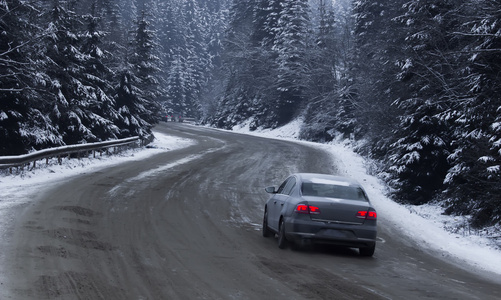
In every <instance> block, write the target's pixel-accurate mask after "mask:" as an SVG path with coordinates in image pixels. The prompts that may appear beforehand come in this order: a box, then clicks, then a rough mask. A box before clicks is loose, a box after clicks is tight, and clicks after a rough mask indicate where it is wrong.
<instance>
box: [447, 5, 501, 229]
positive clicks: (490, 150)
mask: <svg viewBox="0 0 501 300" xmlns="http://www.w3.org/2000/svg"><path fill="white" fill-rule="evenodd" d="M462 9H463V10H462V11H461V14H458V15H459V16H465V17H463V19H462V20H461V21H462V23H463V24H462V26H461V27H459V26H458V28H460V29H459V30H457V28H455V29H454V30H452V32H453V35H454V36H455V37H456V38H457V39H459V40H461V42H462V43H461V44H462V45H464V46H463V49H462V51H461V53H463V56H464V58H463V60H461V62H462V63H461V65H460V66H461V69H460V70H461V71H462V72H461V73H462V74H464V81H463V82H464V84H463V85H464V86H465V87H466V91H465V93H464V94H465V96H464V97H463V98H462V99H459V100H461V101H458V102H457V103H455V106H454V111H453V112H452V113H450V114H449V115H450V117H451V118H453V119H454V120H455V123H454V124H453V126H454V129H455V130H454V134H453V139H454V140H453V146H454V151H453V153H452V154H451V155H450V156H449V161H450V163H451V164H452V167H451V169H450V170H449V172H448V174H447V178H446V182H447V184H448V192H447V195H448V196H449V197H450V198H451V199H452V201H451V202H450V206H449V209H448V212H450V213H456V214H471V215H472V216H473V218H472V224H473V225H474V226H476V227H481V226H486V225H494V224H496V223H499V222H501V197H500V195H501V96H500V94H501V79H500V78H499V70H500V69H501V55H500V54H501V50H500V49H501V38H500V37H499V32H500V30H501V24H499V20H500V18H501V4H499V2H496V1H480V2H478V1H468V2H467V4H466V5H463V6H462ZM466 16H467V17H466Z"/></svg>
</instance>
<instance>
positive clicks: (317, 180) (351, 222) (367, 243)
mask: <svg viewBox="0 0 501 300" xmlns="http://www.w3.org/2000/svg"><path fill="white" fill-rule="evenodd" d="M265 191H266V192H267V193H270V194H272V196H271V198H269V199H268V201H267V202H266V204H265V207H264V216H263V225H262V234H263V236H264V237H270V236H275V235H276V236H277V237H278V247H279V248H281V249H284V248H287V246H288V245H289V244H297V245H311V244H317V243H320V244H333V245H338V246H344V247H349V248H358V249H359V253H360V255H361V256H373V255H374V251H375V249H376V237H377V212H376V210H375V208H374V207H373V206H372V204H371V202H370V201H369V198H368V197H367V194H366V192H365V191H364V189H363V187H362V186H361V185H360V184H359V183H358V182H357V181H355V180H353V179H350V178H346V177H341V176H334V175H329V174H313V173H297V174H292V175H290V176H289V177H288V178H287V179H286V180H285V181H284V182H283V183H282V184H281V185H280V186H279V187H278V188H276V187H274V186H270V187H267V188H265Z"/></svg>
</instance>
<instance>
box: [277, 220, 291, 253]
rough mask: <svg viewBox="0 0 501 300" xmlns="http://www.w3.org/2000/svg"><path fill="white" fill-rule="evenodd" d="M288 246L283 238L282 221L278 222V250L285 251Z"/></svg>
mask: <svg viewBox="0 0 501 300" xmlns="http://www.w3.org/2000/svg"><path fill="white" fill-rule="evenodd" d="M288 245H289V242H288V241H287V238H286V237H285V223H284V220H283V219H282V220H280V226H279V228H278V248H280V249H285V248H287V246H288Z"/></svg>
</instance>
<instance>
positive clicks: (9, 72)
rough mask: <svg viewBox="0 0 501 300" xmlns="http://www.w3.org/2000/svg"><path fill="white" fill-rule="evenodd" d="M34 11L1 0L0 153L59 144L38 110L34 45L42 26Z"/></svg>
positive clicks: (25, 5) (57, 136)
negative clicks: (35, 18) (36, 21)
mask: <svg viewBox="0 0 501 300" xmlns="http://www.w3.org/2000/svg"><path fill="white" fill-rule="evenodd" d="M35 13H36V11H35V9H34V8H33V7H31V6H29V5H27V4H26V3H24V2H21V1H17V0H6V1H1V2H0V14H1V17H0V32H1V33H2V34H1V35H0V69H1V70H2V76H0V140H1V141H2V143H1V145H0V155H17V154H24V153H26V152H29V151H31V150H34V149H40V148H42V147H47V146H50V145H59V144H61V142H62V141H61V137H60V136H59V134H58V133H57V131H56V130H55V128H53V127H52V126H51V125H50V124H49V123H48V120H47V117H46V115H45V114H44V113H43V112H41V111H40V102H41V96H40V95H39V93H38V92H37V91H36V89H34V87H35V86H36V85H37V81H38V80H39V78H38V76H43V75H42V74H40V73H39V72H38V70H37V64H36V63H35V62H36V57H35V56H36V45H37V44H38V43H39V41H40V36H41V35H42V33H41V29H40V28H39V27H37V26H36V25H35V24H34V22H31V21H32V19H31V18H32V17H33V16H34V15H35Z"/></svg>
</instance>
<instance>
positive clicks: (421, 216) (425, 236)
mask: <svg viewBox="0 0 501 300" xmlns="http://www.w3.org/2000/svg"><path fill="white" fill-rule="evenodd" d="M250 123H251V120H250V121H249V122H246V123H245V125H244V126H235V127H234V128H233V131H234V132H239V133H243V134H251V135H256V136H261V137H268V138H279V139H284V140H290V141H295V142H298V143H304V144H308V145H310V146H313V147H318V148H321V149H323V150H325V151H327V152H328V153H330V154H331V155H332V158H333V160H334V161H335V162H336V165H337V166H338V167H339V172H340V174H339V175H343V176H347V177H350V178H353V179H356V180H357V181H359V182H360V183H361V184H362V185H363V186H364V188H365V190H366V192H367V194H368V196H369V198H370V199H371V202H372V203H373V205H374V206H375V207H376V210H377V212H378V216H379V218H381V219H382V220H385V222H391V223H392V224H393V225H394V226H395V227H396V228H399V229H400V230H401V231H402V232H404V233H405V234H407V235H408V236H410V237H412V238H413V239H415V240H416V241H418V243H419V244H421V245H423V247H425V248H428V249H430V250H432V251H437V252H438V253H440V255H442V256H443V257H446V258H450V259H454V260H456V261H459V262H461V263H465V264H469V265H473V266H476V267H477V268H480V269H483V270H486V271H489V272H493V273H496V274H501V269H500V268H499V266H498V264H497V262H499V261H501V248H500V244H499V243H500V242H501V230H500V228H489V229H486V230H483V231H474V230H471V229H470V228H469V226H467V225H466V224H467V218H468V217H454V216H446V215H443V214H442V213H443V209H442V208H441V207H440V206H439V205H438V204H435V205H434V204H427V205H421V206H415V205H401V204H398V203H395V202H394V201H392V200H390V199H389V198H388V197H387V196H386V194H387V193H386V192H385V191H387V190H388V188H387V186H385V184H384V183H383V182H382V181H381V180H379V179H378V178H377V177H375V176H372V175H368V173H369V172H368V168H369V167H370V166H371V165H372V164H371V163H370V162H368V161H366V160H365V159H364V158H363V157H361V156H360V155H358V154H356V153H355V152H354V150H353V147H351V146H350V145H351V142H350V141H346V140H344V141H342V140H341V141H340V140H337V141H333V142H331V143H328V144H318V143H311V142H305V141H298V136H299V131H300V128H301V124H302V119H301V118H298V119H297V120H295V121H293V122H291V123H289V124H287V125H285V126H283V127H280V128H277V129H274V130H269V129H266V130H262V129H257V130H255V131H250V130H249V127H248V124H250ZM495 262H496V263H495Z"/></svg>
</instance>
